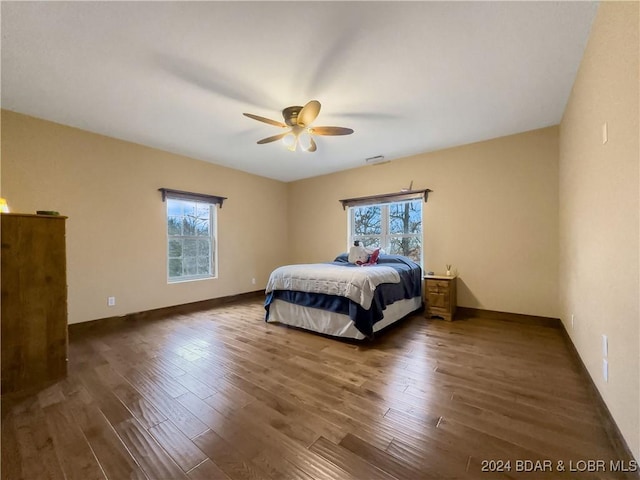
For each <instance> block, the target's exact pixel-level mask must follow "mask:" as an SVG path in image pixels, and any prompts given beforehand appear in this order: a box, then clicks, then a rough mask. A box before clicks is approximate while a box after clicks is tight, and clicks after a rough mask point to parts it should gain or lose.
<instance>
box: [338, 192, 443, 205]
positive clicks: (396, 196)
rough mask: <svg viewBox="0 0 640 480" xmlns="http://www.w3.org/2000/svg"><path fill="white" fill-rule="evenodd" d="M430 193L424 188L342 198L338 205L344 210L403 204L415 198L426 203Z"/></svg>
mask: <svg viewBox="0 0 640 480" xmlns="http://www.w3.org/2000/svg"><path fill="white" fill-rule="evenodd" d="M432 191H433V190H429V189H428V188H425V189H424V190H406V191H402V192H396V193H383V194H380V195H371V196H369V197H356V198H344V199H342V200H340V203H342V208H343V209H346V208H347V207H357V206H358V205H376V204H381V203H391V202H403V201H406V200H415V199H416V198H424V201H425V202H426V201H427V197H428V196H429V192H432Z"/></svg>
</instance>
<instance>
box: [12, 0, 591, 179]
mask: <svg viewBox="0 0 640 480" xmlns="http://www.w3.org/2000/svg"><path fill="white" fill-rule="evenodd" d="M596 9H597V3H594V2H564V1H562V2H547V1H543V2H406V3H405V2H402V3H399V2H255V3H254V2H160V3H157V2H24V3H22V2H2V12H1V13H2V107H3V108H6V109H9V110H13V111H17V112H21V113H25V114H28V115H33V116H36V117H40V118H45V119H48V120H52V121H54V122H59V123H62V124H65V125H71V126H74V127H78V128H82V129H85V130H90V131H92V132H97V133H100V134H104V135H109V136H112V137H116V138H120V139H124V140H129V141H132V142H136V143H140V144H144V145H149V146H153V147H157V148H160V149H162V150H166V151H170V152H175V153H179V154H183V155H187V156H190V157H193V158H197V159H201V160H206V161H209V162H212V163H216V164H220V165H225V166H228V167H232V168H236V169H239V170H244V171H247V172H251V173H255V174H258V175H262V176H266V177H270V178H275V179H279V180H283V181H291V180H296V179H300V178H306V177H311V176H316V175H321V174H325V173H330V172H334V171H338V170H344V169H347V168H353V167H356V166H361V165H363V164H364V159H365V158H367V157H373V156H376V155H384V156H385V157H386V158H387V159H395V158H399V157H403V156H407V155H412V154H416V153H421V152H427V151H434V150H439V149H442V148H446V147H451V146H455V145H461V144H466V143H470V142H474V141H479V140H485V139H489V138H495V137H499V136H503V135H509V134H512V133H517V132H522V131H526V130H531V129H535V128H541V127H545V126H549V125H554V124H557V123H559V122H560V120H561V117H562V113H563V111H564V107H565V104H566V102H567V98H568V96H569V93H570V91H571V87H572V85H573V81H574V79H575V75H576V72H577V69H578V65H579V63H580V59H581V58H582V53H583V50H584V47H585V44H586V40H587V37H588V34H589V29H590V26H591V22H592V20H593V17H594V15H595V11H596ZM311 99H317V100H319V101H320V102H321V103H322V111H321V112H320V115H319V117H318V119H317V120H316V122H315V123H314V124H315V125H337V126H344V127H349V128H353V129H354V130H355V133H354V134H353V135H350V136H342V137H318V138H317V144H318V151H317V152H315V153H307V152H289V151H288V150H286V149H285V147H284V145H282V143H281V142H274V143H270V144H266V145H257V144H256V141H257V140H259V139H261V138H264V137H268V136H271V135H275V134H277V133H280V132H281V130H280V129H278V128H277V127H274V126H271V125H267V124H264V123H260V122H256V121H255V120H251V119H249V118H246V117H244V116H243V115H242V113H243V112H250V113H254V114H257V115H261V116H264V117H269V118H273V119H275V120H282V116H281V113H280V112H281V110H282V109H283V108H284V107H287V106H290V105H304V104H305V103H306V102H307V101H309V100H311Z"/></svg>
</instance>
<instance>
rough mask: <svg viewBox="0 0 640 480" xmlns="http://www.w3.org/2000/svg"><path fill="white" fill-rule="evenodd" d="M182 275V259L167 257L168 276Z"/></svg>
mask: <svg viewBox="0 0 640 480" xmlns="http://www.w3.org/2000/svg"><path fill="white" fill-rule="evenodd" d="M180 276H182V260H181V259H179V258H171V259H169V277H171V278H172V277H180Z"/></svg>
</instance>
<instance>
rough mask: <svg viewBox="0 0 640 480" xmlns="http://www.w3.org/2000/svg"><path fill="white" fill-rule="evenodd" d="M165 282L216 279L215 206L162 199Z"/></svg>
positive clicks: (189, 201) (186, 200)
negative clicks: (164, 236)
mask: <svg viewBox="0 0 640 480" xmlns="http://www.w3.org/2000/svg"><path fill="white" fill-rule="evenodd" d="M166 202H167V247H168V248H167V252H168V255H167V271H168V278H169V282H170V283H172V282H182V281H186V280H197V279H202V278H214V277H216V269H217V262H216V255H217V252H216V247H215V245H216V242H215V239H216V205H215V204H213V203H210V202H208V201H206V200H204V201H202V200H190V199H184V198H182V199H181V198H171V197H167V198H166Z"/></svg>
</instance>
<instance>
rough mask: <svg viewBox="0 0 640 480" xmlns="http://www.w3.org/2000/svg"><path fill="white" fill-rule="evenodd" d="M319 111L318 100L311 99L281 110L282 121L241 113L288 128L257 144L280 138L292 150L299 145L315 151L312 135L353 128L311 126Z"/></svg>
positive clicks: (349, 132)
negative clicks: (303, 104) (304, 103)
mask: <svg viewBox="0 0 640 480" xmlns="http://www.w3.org/2000/svg"><path fill="white" fill-rule="evenodd" d="M319 113H320V102H318V101H317V100H311V101H310V102H309V103H307V104H306V105H305V106H304V107H301V106H297V105H294V106H292V107H287V108H285V109H284V110H282V117H283V118H284V123H282V122H279V121H277V120H271V119H270V118H265V117H260V116H258V115H253V114H252V113H243V115H244V116H245V117H249V118H253V119H254V120H258V121H259V122H264V123H268V124H269V125H275V126H276V127H280V128H289V127H290V129H289V130H288V131H286V132H284V133H280V134H278V135H273V136H272V137H267V138H263V139H262V140H258V144H263V143H270V142H275V141H276V140H280V139H282V142H283V143H284V144H285V145H286V146H287V148H288V149H289V150H291V151H292V152H293V151H295V149H296V148H297V147H298V145H300V148H301V149H302V150H305V151H307V152H315V151H316V150H317V148H318V146H317V145H316V142H315V141H314V140H313V136H314V135H351V134H352V133H353V130H352V129H351V128H344V127H312V126H311V124H312V123H313V121H314V120H315V119H316V117H317V116H318V114H319Z"/></svg>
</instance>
